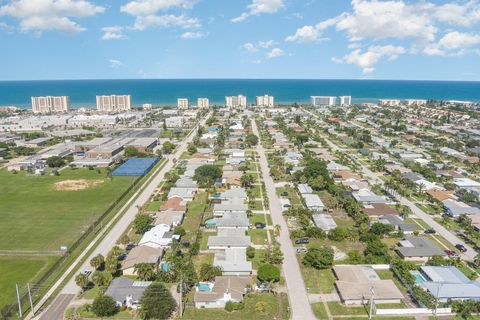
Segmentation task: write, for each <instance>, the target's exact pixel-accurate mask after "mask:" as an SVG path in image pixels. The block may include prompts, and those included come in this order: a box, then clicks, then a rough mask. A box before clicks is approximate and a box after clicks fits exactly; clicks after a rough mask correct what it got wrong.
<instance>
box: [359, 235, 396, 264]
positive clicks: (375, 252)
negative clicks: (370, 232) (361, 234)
mask: <svg viewBox="0 0 480 320" xmlns="http://www.w3.org/2000/svg"><path fill="white" fill-rule="evenodd" d="M363 254H364V255H365V260H366V263H372V264H375V263H388V262H389V261H390V255H389V254H388V247H387V245H386V244H385V243H383V242H382V241H381V240H380V239H379V238H378V237H377V238H375V237H373V238H371V239H369V241H367V247H366V248H365V251H364V252H363Z"/></svg>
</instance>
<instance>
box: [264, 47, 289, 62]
mask: <svg viewBox="0 0 480 320" xmlns="http://www.w3.org/2000/svg"><path fill="white" fill-rule="evenodd" d="M283 55H285V51H283V50H282V49H280V48H273V49H272V51H270V52H268V53H267V55H266V58H267V59H273V58H278V57H281V56H283Z"/></svg>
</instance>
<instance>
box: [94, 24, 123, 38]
mask: <svg viewBox="0 0 480 320" xmlns="http://www.w3.org/2000/svg"><path fill="white" fill-rule="evenodd" d="M123 29H124V28H123V27H121V26H113V27H105V28H102V31H103V35H102V37H101V38H100V39H101V40H122V39H126V38H127V36H126V35H124V34H123Z"/></svg>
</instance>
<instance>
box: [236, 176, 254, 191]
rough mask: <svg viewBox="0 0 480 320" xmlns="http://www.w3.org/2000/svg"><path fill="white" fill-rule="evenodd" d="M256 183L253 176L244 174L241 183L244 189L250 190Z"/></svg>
mask: <svg viewBox="0 0 480 320" xmlns="http://www.w3.org/2000/svg"><path fill="white" fill-rule="evenodd" d="M254 181H255V179H254V178H253V176H252V175H251V174H244V175H243V176H242V177H241V178H240V183H241V185H242V187H244V188H250V187H251V186H252V185H253V183H254Z"/></svg>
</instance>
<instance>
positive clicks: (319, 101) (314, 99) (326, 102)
mask: <svg viewBox="0 0 480 320" xmlns="http://www.w3.org/2000/svg"><path fill="white" fill-rule="evenodd" d="M310 101H311V103H312V105H313V106H314V107H321V106H334V105H336V104H337V97H327V96H311V97H310Z"/></svg>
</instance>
